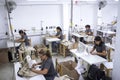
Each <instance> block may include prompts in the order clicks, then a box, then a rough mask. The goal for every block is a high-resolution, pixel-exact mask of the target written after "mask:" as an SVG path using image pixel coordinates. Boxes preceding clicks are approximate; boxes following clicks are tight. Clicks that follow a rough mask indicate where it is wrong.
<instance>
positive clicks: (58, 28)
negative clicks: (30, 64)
mask: <svg viewBox="0 0 120 80" xmlns="http://www.w3.org/2000/svg"><path fill="white" fill-rule="evenodd" d="M56 30H57V33H56V35H55V36H51V37H54V38H59V39H60V40H63V33H62V29H61V28H60V27H59V26H58V27H57V28H56ZM58 47H59V42H52V49H53V51H56V48H58Z"/></svg>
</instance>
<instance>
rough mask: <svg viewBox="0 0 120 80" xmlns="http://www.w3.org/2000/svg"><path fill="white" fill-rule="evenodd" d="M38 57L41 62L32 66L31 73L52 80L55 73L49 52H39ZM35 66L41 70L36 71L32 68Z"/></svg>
mask: <svg viewBox="0 0 120 80" xmlns="http://www.w3.org/2000/svg"><path fill="white" fill-rule="evenodd" d="M39 57H40V58H41V60H42V62H41V63H37V64H33V66H32V68H31V71H33V72H35V73H37V74H42V75H44V77H45V79H46V80H54V78H55V76H57V72H56V70H55V68H54V65H53V61H52V57H51V55H50V51H49V50H43V49H42V50H41V51H40V52H39ZM36 65H41V70H36V69H35V68H34V67H35V66H36Z"/></svg>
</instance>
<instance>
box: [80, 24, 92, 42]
mask: <svg viewBox="0 0 120 80" xmlns="http://www.w3.org/2000/svg"><path fill="white" fill-rule="evenodd" d="M85 29H86V30H85V34H86V35H88V36H89V35H93V32H92V30H91V29H90V25H85ZM80 41H81V42H83V43H86V41H85V39H84V37H81V38H80Z"/></svg>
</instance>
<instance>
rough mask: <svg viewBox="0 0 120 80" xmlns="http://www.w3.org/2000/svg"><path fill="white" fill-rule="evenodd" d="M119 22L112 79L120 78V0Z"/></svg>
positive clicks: (118, 79)
mask: <svg viewBox="0 0 120 80" xmlns="http://www.w3.org/2000/svg"><path fill="white" fill-rule="evenodd" d="M118 10H119V11H118V23H117V35H116V46H115V56H114V63H113V73H112V80H120V27H119V26H120V1H119V8H118Z"/></svg>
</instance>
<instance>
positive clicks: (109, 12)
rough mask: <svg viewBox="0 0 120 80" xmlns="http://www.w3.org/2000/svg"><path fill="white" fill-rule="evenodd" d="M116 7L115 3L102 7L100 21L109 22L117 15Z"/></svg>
mask: <svg viewBox="0 0 120 80" xmlns="http://www.w3.org/2000/svg"><path fill="white" fill-rule="evenodd" d="M117 13H118V8H117V5H116V4H108V5H106V6H105V7H104V8H102V22H104V23H105V24H106V23H107V24H110V23H111V22H112V21H113V20H114V17H117Z"/></svg>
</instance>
